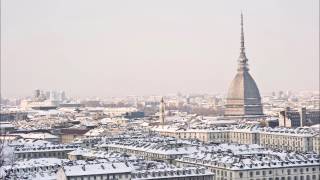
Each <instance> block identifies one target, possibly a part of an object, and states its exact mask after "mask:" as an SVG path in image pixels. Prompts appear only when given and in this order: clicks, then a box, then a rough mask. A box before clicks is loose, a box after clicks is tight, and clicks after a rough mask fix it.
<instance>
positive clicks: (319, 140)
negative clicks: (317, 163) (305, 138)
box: [312, 134, 320, 154]
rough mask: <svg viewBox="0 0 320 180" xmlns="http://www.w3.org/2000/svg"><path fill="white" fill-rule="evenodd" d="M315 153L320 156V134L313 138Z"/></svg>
mask: <svg viewBox="0 0 320 180" xmlns="http://www.w3.org/2000/svg"><path fill="white" fill-rule="evenodd" d="M312 142H313V151H314V152H315V153H317V154H320V134H317V135H315V136H313V138H312Z"/></svg>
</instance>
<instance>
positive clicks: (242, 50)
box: [240, 12, 245, 54]
mask: <svg viewBox="0 0 320 180" xmlns="http://www.w3.org/2000/svg"><path fill="white" fill-rule="evenodd" d="M240 46H241V47H240V50H241V53H243V54H245V52H244V49H245V48H244V33H243V14H242V12H241V42H240Z"/></svg>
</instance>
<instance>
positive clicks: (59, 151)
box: [14, 145, 79, 160]
mask: <svg viewBox="0 0 320 180" xmlns="http://www.w3.org/2000/svg"><path fill="white" fill-rule="evenodd" d="M78 147H79V146H78V145H47V146H33V147H16V148H15V150H14V157H15V159H17V160H21V159H37V158H59V159H67V158H68V153H69V152H71V151H73V150H75V149H77V148H78Z"/></svg>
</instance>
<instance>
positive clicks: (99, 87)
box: [1, 1, 319, 97]
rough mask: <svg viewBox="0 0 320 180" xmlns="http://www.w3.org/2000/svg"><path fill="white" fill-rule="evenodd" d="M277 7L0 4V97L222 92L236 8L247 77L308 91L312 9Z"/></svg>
mask: <svg viewBox="0 0 320 180" xmlns="http://www.w3.org/2000/svg"><path fill="white" fill-rule="evenodd" d="M230 2H232V3H237V6H236V7H237V8H234V7H231V6H230V4H228V3H230ZM285 2H287V3H288V2H289V1H282V2H277V1H270V2H263V3H261V4H259V3H255V2H253V1H245V2H244V3H243V4H239V2H236V1H228V2H226V3H222V2H220V3H217V2H214V3H212V2H204V3H203V4H196V3H192V2H190V1H187V2H185V1H184V3H182V4H181V3H179V1H174V2H172V3H170V5H171V6H170V8H168V9H167V6H166V5H168V4H167V3H156V4H148V3H147V2H146V1H138V2H136V3H132V2H127V4H126V5H127V6H124V4H121V3H105V2H99V3H98V1H96V3H93V4H94V5H91V4H87V3H85V2H84V1H77V3H76V4H77V5H78V6H79V8H75V9H72V10H70V8H69V7H71V5H73V4H74V3H75V2H72V1H70V2H65V3H63V5H62V3H61V2H59V1H56V2H50V3H49V2H45V3H43V4H42V3H41V2H40V1H29V2H28V3H25V2H22V3H25V4H24V6H21V7H20V6H17V4H15V3H16V1H12V2H11V1H2V4H1V5H2V10H3V11H2V14H1V18H2V19H1V21H2V22H4V24H3V25H2V29H1V31H2V37H1V43H2V46H1V47H2V54H1V55H2V57H1V85H2V87H1V93H2V97H13V96H26V95H28V94H30V92H32V90H34V89H37V88H39V89H61V90H65V91H66V92H68V94H70V95H72V96H81V97H87V96H90V95H91V96H92V95H94V96H101V97H107V96H123V95H128V94H130V95H131V94H132V95H145V94H147V95H149V94H159V95H161V94H169V93H176V92H182V93H221V92H226V91H227V88H228V86H229V83H230V82H231V80H232V78H233V75H234V72H235V70H236V68H237V55H238V54H239V52H240V50H239V43H240V40H239V34H240V30H239V16H240V11H241V10H242V11H243V13H244V16H245V24H246V26H245V31H246V47H247V49H248V50H247V57H248V59H249V66H250V72H251V73H252V75H253V76H254V77H255V79H256V81H257V84H258V86H259V88H260V91H261V92H262V94H264V93H266V92H271V91H276V90H281V89H283V90H317V89H318V87H319V77H318V76H317V75H318V74H319V62H318V59H319V50H318V49H319V43H318V41H317V40H318V39H319V34H318V32H319V26H318V25H319V22H318V20H319V17H318V16H317V12H319V9H318V7H319V6H317V5H316V4H317V3H318V2H317V1H310V2H300V1H293V2H292V1H290V3H291V6H290V7H289V6H288V7H286V6H285V5H286V3H285ZM35 3H37V6H34V4H35ZM141 3H144V5H145V7H148V8H145V9H141V8H140V7H139V4H141ZM98 4H99V5H100V6H101V7H100V6H99V7H97V5H98ZM275 5H277V6H275ZM228 6H230V7H229V9H228V10H226V7H228ZM35 7H37V8H35ZM39 7H41V8H39ZM93 7H95V8H93ZM112 7H113V8H114V9H112ZM219 7H220V8H221V7H224V8H221V9H224V10H225V11H222V10H219ZM239 7H241V8H243V9H239ZM272 7H274V9H273V11H272V13H269V14H268V13H266V12H267V11H268V9H269V11H270V8H272ZM122 8H123V9H122ZM30 10H32V11H30ZM81 10H82V11H81ZM107 10H109V11H107ZM164 10H167V11H164ZM200 10H201V11H200ZM83 11H84V12H87V13H83ZM118 11H119V12H118ZM27 12H28V13H27ZM38 15H42V16H38ZM42 48H43V49H42ZM79 52H80V53H79Z"/></svg>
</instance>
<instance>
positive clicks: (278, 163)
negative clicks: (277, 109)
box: [176, 145, 320, 180]
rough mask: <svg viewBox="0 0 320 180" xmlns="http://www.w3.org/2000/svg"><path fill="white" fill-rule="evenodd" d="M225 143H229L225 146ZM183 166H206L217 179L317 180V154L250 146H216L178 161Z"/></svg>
mask: <svg viewBox="0 0 320 180" xmlns="http://www.w3.org/2000/svg"><path fill="white" fill-rule="evenodd" d="M223 146H225V145H223ZM176 164H177V165H178V166H180V167H190V166H196V167H199V166H200V167H205V168H207V169H208V170H210V171H211V172H213V173H215V175H216V176H215V180H258V179H259V180H301V179H304V180H307V179H308V180H317V179H319V178H320V159H319V155H317V154H300V153H288V152H280V151H272V150H266V149H261V148H252V147H251V146H249V145H247V146H244V145H238V146H235V145H231V146H230V145H229V148H228V146H226V147H221V146H213V147H209V148H208V149H207V150H203V151H199V152H194V153H192V154H190V155H187V156H184V157H181V158H179V159H177V160H176Z"/></svg>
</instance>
